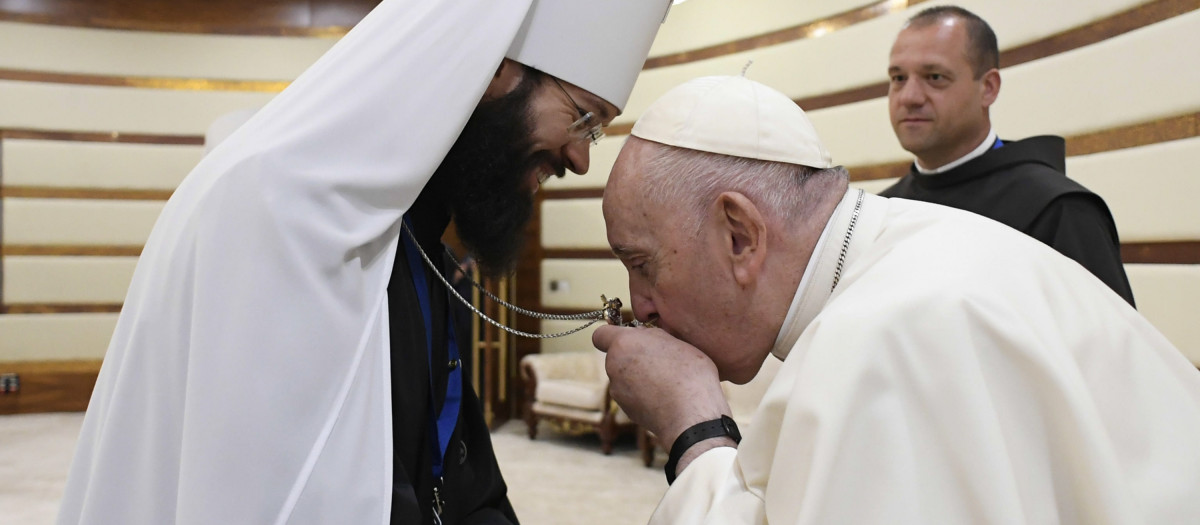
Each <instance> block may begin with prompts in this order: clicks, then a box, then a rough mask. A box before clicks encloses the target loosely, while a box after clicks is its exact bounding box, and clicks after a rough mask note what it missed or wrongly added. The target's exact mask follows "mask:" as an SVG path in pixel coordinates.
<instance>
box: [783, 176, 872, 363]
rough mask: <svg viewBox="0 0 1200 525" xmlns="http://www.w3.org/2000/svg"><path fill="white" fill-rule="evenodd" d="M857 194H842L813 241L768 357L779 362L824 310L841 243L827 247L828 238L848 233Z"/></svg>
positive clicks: (839, 238) (853, 189)
mask: <svg viewBox="0 0 1200 525" xmlns="http://www.w3.org/2000/svg"><path fill="white" fill-rule="evenodd" d="M861 191H862V190H859V189H855V188H850V189H848V190H846V194H845V195H843V196H842V201H841V202H840V203H838V205H837V208H835V209H834V210H833V215H831V216H830V217H829V221H827V222H826V223H825V229H824V230H822V231H821V237H820V238H819V239H817V244H816V246H815V247H814V248H813V253H812V256H811V257H809V258H808V265H807V266H806V267H805V268H804V277H801V278H800V285H799V286H797V287H796V295H794V296H792V304H791V306H790V307H788V313H787V316H786V317H784V319H783V326H781V327H780V329H779V333H778V334H777V335H776V336H775V345H774V346H773V347H772V349H771V353H772V354H775V357H778V358H779V359H780V360H783V359H784V358H786V357H787V354H788V352H789V351H790V350H791V349H792V345H793V344H795V342H796V338H797V337H799V331H802V330H804V327H806V326H808V324H809V323H811V322H812V320H813V319H814V318H815V317H816V316H817V314H818V313H820V312H821V309H822V308H824V307H825V302H826V301H828V300H829V296H830V295H831V294H832V293H833V279H834V273H835V272H836V271H837V263H838V258H839V257H838V256H839V254H840V253H841V250H842V243H840V242H834V243H829V242H828V241H829V237H830V236H833V237H834V238H835V240H841V239H842V238H843V237H844V236H845V233H846V232H847V231H848V230H849V229H850V221H851V217H852V215H853V213H854V207H855V202H856V201H857V199H858V195H859V192H861Z"/></svg>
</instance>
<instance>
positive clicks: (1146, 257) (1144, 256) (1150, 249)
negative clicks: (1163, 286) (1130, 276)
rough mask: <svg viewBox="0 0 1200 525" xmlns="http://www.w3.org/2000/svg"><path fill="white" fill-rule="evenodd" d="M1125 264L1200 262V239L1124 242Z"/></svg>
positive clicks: (1122, 246) (1122, 256) (1122, 255)
mask: <svg viewBox="0 0 1200 525" xmlns="http://www.w3.org/2000/svg"><path fill="white" fill-rule="evenodd" d="M1121 262H1123V263H1125V264H1200V241H1169V242H1123V243H1121Z"/></svg>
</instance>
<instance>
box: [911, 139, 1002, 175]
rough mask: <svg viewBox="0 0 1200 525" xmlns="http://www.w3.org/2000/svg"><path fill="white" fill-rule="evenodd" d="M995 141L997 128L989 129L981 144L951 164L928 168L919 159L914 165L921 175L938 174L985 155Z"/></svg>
mask: <svg viewBox="0 0 1200 525" xmlns="http://www.w3.org/2000/svg"><path fill="white" fill-rule="evenodd" d="M995 143H996V130H995V129H988V135H987V138H985V139H983V142H980V143H979V145H978V146H975V149H973V150H971V152H970V153H967V154H966V155H963V156H961V157H959V158H958V160H956V161H954V162H951V163H949V164H946V165H944V166H941V167H938V168H934V169H927V168H925V167H922V166H921V161H919V160H916V161H913V165H914V166H916V167H917V173H920V174H921V175H936V174H938V173H944V172H947V171H950V170H952V169H954V168H957V167H959V166H962V165H963V164H966V163H967V161H969V160H971V159H974V158H975V157H978V156H980V155H983V154H984V153H987V150H989V149H991V148H992V144H995Z"/></svg>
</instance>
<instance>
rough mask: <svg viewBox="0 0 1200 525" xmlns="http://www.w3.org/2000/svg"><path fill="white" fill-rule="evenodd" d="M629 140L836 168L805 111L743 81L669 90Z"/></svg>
mask: <svg viewBox="0 0 1200 525" xmlns="http://www.w3.org/2000/svg"><path fill="white" fill-rule="evenodd" d="M631 134H632V135H633V136H635V137H638V138H641V139H645V140H650V141H654V142H658V143H660V144H666V145H668V146H676V147H680V148H686V149H691V150H697V151H706V152H709V153H720V154H722V155H730V156H734V157H743V158H748V159H758V160H766V161H774V162H786V163H789V164H799V165H801V166H808V167H810V168H818V169H825V168H831V167H833V160H832V159H831V158H830V155H829V151H828V150H827V149H825V145H824V144H822V143H821V138H820V137H819V136H817V130H816V128H814V127H813V125H812V122H810V121H809V120H808V117H807V116H806V115H805V114H804V110H802V109H800V106H798V105H796V103H795V102H793V101H792V100H791V99H790V98H788V97H787V96H786V95H784V94H783V93H780V92H778V91H775V90H774V89H771V88H769V87H767V86H765V85H763V84H760V83H758V82H755V81H753V80H750V79H748V78H746V77H742V76H711V77H701V78H697V79H695V80H691V81H688V82H685V83H684V84H681V85H679V86H677V87H675V88H673V89H671V90H670V91H668V92H667V93H666V94H665V95H663V96H662V97H660V98H659V99H658V100H656V101H655V102H654V103H653V104H651V105H650V107H649V108H647V109H646V112H645V113H643V114H642V116H641V118H639V119H638V121H637V123H636V124H634V126H633V130H632V132H631Z"/></svg>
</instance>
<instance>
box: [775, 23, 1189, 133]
mask: <svg viewBox="0 0 1200 525" xmlns="http://www.w3.org/2000/svg"><path fill="white" fill-rule="evenodd" d="M1196 9H1200V0H1152V1H1150V2H1147V3H1145V4H1142V5H1139V6H1137V7H1133V8H1131V9H1127V10H1125V11H1122V12H1120V13H1117V14H1114V15H1111V16H1108V17H1105V18H1102V19H1100V20H1096V21H1094V22H1092V23H1089V24H1087V25H1083V26H1079V27H1077V28H1074V29H1069V30H1067V31H1063V32H1061V33H1058V34H1055V35H1051V36H1048V37H1045V38H1042V39H1039V40H1035V41H1033V42H1030V43H1028V44H1024V45H1021V46H1017V47H1014V48H1011V49H1007V50H1003V51H1001V52H1000V67H1001V68H1007V67H1012V66H1015V65H1017V64H1023V63H1025V62H1031V61H1033V60H1038V59H1042V58H1046V57H1049V56H1053V55H1057V54H1060V53H1065V52H1067V51H1071V50H1073V49H1078V48H1081V47H1085V46H1089V45H1092V44H1095V43H1097V42H1101V41H1104V40H1106V39H1109V38H1112V37H1115V36H1119V35H1122V34H1125V33H1128V32H1130V31H1133V30H1135V29H1141V28H1143V27H1146V26H1148V25H1151V24H1155V23H1158V22H1162V21H1163V20H1167V19H1169V18H1173V17H1176V16H1179V15H1183V14H1187V13H1190V12H1192V11H1195V10H1196ZM879 74H880V76H884V75H883V71H880V72H879ZM887 92H888V83H887V81H882V82H877V83H874V84H868V85H866V86H858V87H853V88H849V89H845V90H841V91H836V92H833V93H824V94H821V95H815V96H811V97H804V98H799V99H796V103H797V104H799V105H800V107H802V108H804V110H805V111H813V110H817V109H824V108H828V107H833V106H840V105H843V104H850V103H853V102H862V101H864V100H870V99H873V98H879V97H885V96H887Z"/></svg>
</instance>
